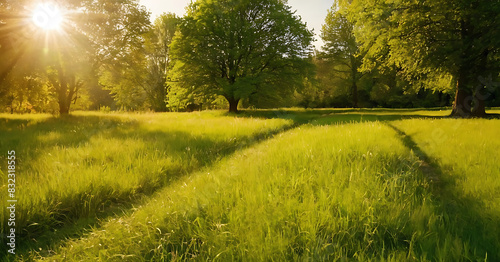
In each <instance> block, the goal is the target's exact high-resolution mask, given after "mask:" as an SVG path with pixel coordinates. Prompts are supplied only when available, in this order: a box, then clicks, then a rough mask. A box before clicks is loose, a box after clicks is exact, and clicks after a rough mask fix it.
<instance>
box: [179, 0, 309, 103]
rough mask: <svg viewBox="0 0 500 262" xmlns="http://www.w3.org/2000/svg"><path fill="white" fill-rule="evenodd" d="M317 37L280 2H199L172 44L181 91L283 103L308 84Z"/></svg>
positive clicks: (230, 100) (192, 8)
mask: <svg viewBox="0 0 500 262" xmlns="http://www.w3.org/2000/svg"><path fill="white" fill-rule="evenodd" d="M311 42H312V33H311V32H310V31H309V30H308V29H307V27H306V25H305V24H304V23H303V22H302V21H301V19H300V17H298V16H297V15H295V14H294V13H293V12H292V11H291V8H290V7H289V6H288V5H286V4H284V3H283V2H282V1H278V0H220V1H214V0H199V1H196V2H194V3H192V4H191V5H190V6H189V9H188V14H187V15H186V17H184V19H183V21H182V23H181V24H180V25H179V31H178V34H177V35H176V37H175V38H174V41H173V42H172V54H173V56H174V58H175V59H176V60H177V62H178V64H177V66H176V75H175V77H176V78H177V80H178V81H179V83H178V85H179V86H181V87H183V88H188V89H191V90H192V92H198V93H201V94H206V95H221V96H223V97H224V98H225V99H226V100H227V101H228V102H229V111H231V112H236V111H237V106H238V103H239V101H240V100H241V99H246V98H250V99H252V98H255V99H257V100H258V99H262V98H265V97H273V98H275V99H278V97H279V95H280V93H283V92H286V91H290V89H291V88H293V87H296V86H297V85H298V84H299V83H300V82H301V80H302V78H301V76H302V75H303V71H304V68H305V67H307V65H308V64H309V63H308V62H307V61H306V58H307V56H308V55H309V52H310V45H311Z"/></svg>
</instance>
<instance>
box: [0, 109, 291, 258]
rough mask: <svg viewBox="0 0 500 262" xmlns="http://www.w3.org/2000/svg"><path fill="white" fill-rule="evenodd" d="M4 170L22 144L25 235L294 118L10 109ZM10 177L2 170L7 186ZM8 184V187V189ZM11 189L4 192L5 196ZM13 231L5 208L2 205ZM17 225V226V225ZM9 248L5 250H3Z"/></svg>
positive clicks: (148, 189) (21, 224)
mask: <svg viewBox="0 0 500 262" xmlns="http://www.w3.org/2000/svg"><path fill="white" fill-rule="evenodd" d="M2 121H3V122H4V123H3V125H2V127H1V129H0V134H1V137H2V138H4V137H5V138H8V139H2V141H1V142H0V150H1V152H4V154H2V156H1V157H0V162H1V169H2V170H6V164H7V159H6V157H7V154H6V152H7V151H8V150H16V156H17V159H18V162H17V170H18V176H17V179H16V185H17V192H18V193H17V196H16V197H17V199H18V200H19V202H18V205H17V206H18V208H17V210H16V212H17V216H16V224H17V228H19V229H21V230H22V231H21V233H20V237H22V239H19V242H21V243H22V241H23V239H24V242H25V243H26V242H32V241H31V239H36V238H38V237H39V236H40V235H43V234H47V233H48V232H50V231H52V230H53V229H57V228H59V227H60V226H62V225H66V224H69V223H73V222H77V223H79V222H78V221H77V220H81V219H84V220H88V219H89V218H90V219H92V218H94V217H95V216H96V215H97V214H100V213H103V212H105V211H107V210H108V209H109V208H110V207H113V206H114V205H117V204H124V203H127V202H134V201H135V200H138V199H139V198H140V197H141V196H144V195H149V194H151V193H153V192H154V191H156V190H157V189H159V188H161V187H163V186H164V185H166V184H168V183H170V182H171V181H173V180H175V179H178V178H179V177H181V176H183V175H186V174H189V173H190V172H192V171H193V170H196V169H199V168H201V167H203V166H205V165H208V164H210V163H212V162H214V161H217V160H219V159H220V158H222V157H223V156H224V155H226V154H229V153H231V152H233V151H235V150H238V149H239V148H242V147H245V146H248V145H250V144H252V143H255V142H256V141H258V139H262V138H265V137H266V136H269V135H272V134H273V133H274V132H278V131H280V130H282V129H284V128H286V127H287V126H289V125H290V124H291V122H290V121H286V120H281V119H270V120H261V119H251V118H247V119H239V118H233V117H226V116H223V113H221V112H215V113H213V112H207V113H199V114H162V115H153V114H143V115H127V114H123V115H120V114H116V115H102V114H96V113H77V114H75V115H73V116H69V117H66V118H62V119H55V118H51V117H49V116H36V117H33V116H17V117H11V116H7V115H4V118H3V120H2ZM6 184H7V176H6V175H2V185H4V186H3V187H2V188H6ZM5 191H6V189H5ZM6 197H7V194H0V201H2V202H6ZM1 218H2V220H1V221H2V233H5V232H7V230H8V227H7V223H6V222H7V216H6V210H5V209H2V211H1ZM18 232H19V231H18ZM2 251H3V250H2Z"/></svg>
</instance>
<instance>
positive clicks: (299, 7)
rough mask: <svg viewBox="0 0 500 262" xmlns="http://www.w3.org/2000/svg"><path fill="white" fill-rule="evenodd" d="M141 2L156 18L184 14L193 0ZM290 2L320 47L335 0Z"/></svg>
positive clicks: (151, 0) (145, 0)
mask: <svg viewBox="0 0 500 262" xmlns="http://www.w3.org/2000/svg"><path fill="white" fill-rule="evenodd" d="M139 2H140V3H141V4H143V5H145V6H146V7H147V8H148V9H149V10H150V11H151V13H152V14H151V18H152V19H153V20H154V19H155V18H156V17H157V16H158V15H160V14H162V13H165V12H171V13H175V14H177V15H178V16H183V15H184V14H185V9H184V7H186V6H187V5H188V4H189V3H190V2H191V0H140V1H139ZM288 4H289V5H290V6H291V7H292V10H296V11H297V14H298V15H300V16H301V17H302V21H304V22H306V23H307V25H308V26H309V28H310V29H314V33H315V34H316V40H317V41H316V42H314V45H315V46H316V48H317V49H320V47H321V46H322V45H323V41H321V38H320V37H319V34H320V33H321V25H322V24H323V23H324V21H325V17H326V14H327V12H328V9H329V8H330V7H331V6H332V5H333V0H288Z"/></svg>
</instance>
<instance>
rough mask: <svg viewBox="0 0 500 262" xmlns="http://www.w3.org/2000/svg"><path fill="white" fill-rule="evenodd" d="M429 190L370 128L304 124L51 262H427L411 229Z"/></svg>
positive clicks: (184, 183) (387, 139)
mask: <svg viewBox="0 0 500 262" xmlns="http://www.w3.org/2000/svg"><path fill="white" fill-rule="evenodd" d="M380 137H384V139H380ZM428 187H429V185H428V182H427V181H426V180H425V179H424V178H423V177H422V175H421V174H420V173H419V171H418V159H417V158H415V156H414V155H413V154H412V153H411V152H410V150H409V149H407V148H405V146H404V145H403V144H402V143H401V141H400V140H399V139H398V138H397V137H396V134H395V132H394V131H393V130H392V129H390V128H388V127H386V126H384V125H382V124H380V123H364V124H349V125H344V126H330V127H312V126H308V127H302V128H299V129H294V130H292V131H290V132H287V133H286V134H283V135H280V136H279V137H278V138H275V139H272V140H270V141H266V142H264V143H262V144H260V145H259V146H257V147H253V148H250V149H247V150H243V151H241V152H239V153H236V154H235V155H234V156H233V157H231V158H229V159H226V160H224V161H221V163H220V164H219V165H218V166H217V167H215V168H209V169H206V170H204V171H202V172H198V173H196V174H194V175H192V176H189V177H186V178H185V179H182V180H181V181H179V182H177V183H175V184H172V185H171V186H168V187H166V188H165V189H163V190H162V191H161V192H160V193H158V194H157V195H156V196H155V197H154V198H152V199H151V201H149V203H148V204H146V205H144V206H142V207H140V208H138V210H137V211H136V212H134V213H133V214H131V215H130V216H125V217H122V218H120V219H115V220H111V221H109V222H108V223H106V224H105V225H104V226H103V227H102V228H101V229H97V230H95V231H93V232H92V233H91V234H90V235H88V236H87V237H86V238H84V239H82V240H78V241H70V242H68V243H67V244H66V245H65V247H64V248H62V249H60V250H57V253H58V255H56V256H54V257H51V258H50V259H51V260H52V259H55V260H61V259H63V258H64V259H65V260H69V261H72V260H85V259H100V260H111V261H113V260H116V261H118V260H122V259H125V260H129V261H149V260H183V259H195V260H222V261H225V260H250V261H252V260H299V259H300V260H302V259H314V260H324V261H326V260H336V259H344V258H351V259H353V258H354V259H356V260H367V259H370V258H371V259H379V258H383V259H393V260H402V259H403V260H404V259H413V258H425V254H422V252H417V250H419V248H418V246H417V245H416V244H417V243H418V241H419V239H421V238H422V237H423V236H425V234H426V232H425V231H424V232H418V233H415V232H414V231H413V225H412V222H413V220H419V219H421V216H428V214H429V213H432V205H431V199H432V196H431V195H430V193H429V192H428V191H427V188H428Z"/></svg>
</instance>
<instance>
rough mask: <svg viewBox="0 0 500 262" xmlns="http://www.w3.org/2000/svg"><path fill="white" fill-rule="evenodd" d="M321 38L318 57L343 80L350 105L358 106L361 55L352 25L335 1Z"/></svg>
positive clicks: (326, 19)
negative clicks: (320, 50)
mask: <svg viewBox="0 0 500 262" xmlns="http://www.w3.org/2000/svg"><path fill="white" fill-rule="evenodd" d="M321 38H322V39H323V41H324V42H325V45H324V46H323V50H324V51H323V52H322V53H321V55H320V58H322V59H324V60H325V61H326V62H327V63H328V66H329V67H330V70H331V71H334V72H335V73H336V74H335V76H338V77H339V78H340V79H342V80H343V82H344V83H343V84H346V85H348V86H349V88H350V97H351V102H352V106H353V107H358V85H359V80H360V79H361V77H363V73H362V72H360V70H359V69H360V67H361V64H362V58H363V55H362V54H361V53H360V52H359V48H358V43H357V41H356V37H355V36H354V25H353V24H352V23H351V22H349V21H348V20H347V18H346V16H345V14H344V13H343V11H342V10H340V9H339V5H338V3H337V1H335V2H334V4H333V6H332V7H331V9H330V10H329V11H328V14H327V16H326V18H325V24H324V25H323V28H322V30H321Z"/></svg>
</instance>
